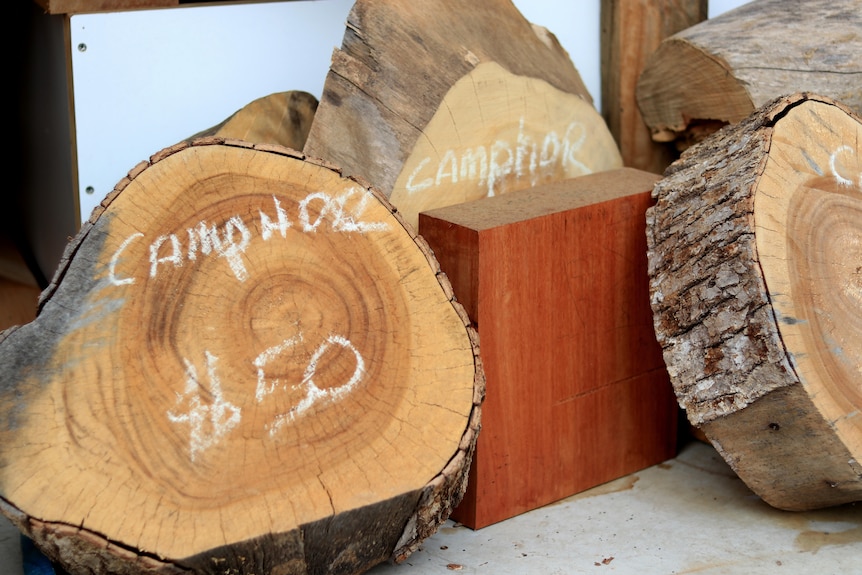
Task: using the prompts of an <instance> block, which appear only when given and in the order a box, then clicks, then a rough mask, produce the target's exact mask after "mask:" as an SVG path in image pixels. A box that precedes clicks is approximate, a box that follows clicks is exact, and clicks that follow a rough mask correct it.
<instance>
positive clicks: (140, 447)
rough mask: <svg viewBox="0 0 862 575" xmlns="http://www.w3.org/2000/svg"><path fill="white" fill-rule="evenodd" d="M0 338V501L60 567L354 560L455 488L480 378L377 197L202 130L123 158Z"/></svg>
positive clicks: (467, 342)
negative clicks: (38, 296) (137, 161)
mask: <svg viewBox="0 0 862 575" xmlns="http://www.w3.org/2000/svg"><path fill="white" fill-rule="evenodd" d="M102 205H103V209H102V210H97V211H95V212H94V215H93V217H92V218H91V220H90V221H89V222H88V223H86V224H85V225H84V227H83V228H82V231H81V233H80V234H79V235H78V236H77V237H76V239H75V240H74V241H73V242H72V243H70V245H69V248H68V249H67V252H66V255H65V258H64V261H63V263H62V265H61V267H60V269H59V270H58V273H57V274H56V276H55V278H54V281H53V282H52V285H51V286H50V287H49V288H48V289H47V290H46V291H45V292H44V294H43V298H42V301H41V305H40V310H39V314H38V316H37V318H36V319H35V320H34V321H33V322H31V323H29V324H27V325H24V326H22V327H19V328H17V329H11V330H7V331H6V332H4V333H3V334H2V337H3V339H2V341H0V366H2V369H0V509H2V511H3V512H4V513H5V514H6V515H7V516H8V517H9V518H10V519H11V520H12V521H13V522H14V523H15V524H16V525H17V526H18V527H19V528H20V529H21V530H22V531H23V532H24V533H26V534H27V535H29V536H30V537H31V538H33V539H34V540H35V541H36V542H37V543H38V545H39V547H40V548H41V549H42V550H44V551H45V553H46V554H47V555H49V556H50V557H53V558H55V559H57V560H59V561H60V562H61V563H62V564H63V565H64V566H65V567H66V568H67V569H68V570H69V572H70V573H73V574H78V573H86V574H92V573H96V574H108V573H110V574H112V575H115V574H131V573H142V572H147V573H150V572H154V573H160V574H164V573H212V574H216V573H218V574H228V573H230V574H252V573H255V574H257V573H279V574H285V575H288V574H305V573H360V572H363V571H364V570H367V569H368V568H369V567H371V566H372V565H374V564H376V563H379V562H381V561H384V560H387V559H388V558H394V559H395V560H396V561H397V560H399V559H403V558H405V557H406V556H407V555H409V554H410V553H411V552H412V551H413V550H414V549H415V548H416V546H417V545H418V543H419V542H421V541H422V540H423V539H424V538H426V537H427V536H429V535H430V534H431V533H433V532H434V530H435V529H436V528H437V527H438V526H439V524H440V523H441V522H442V521H444V520H445V519H446V518H447V517H448V515H449V513H450V511H451V508H452V506H453V505H455V504H457V502H458V501H459V500H460V498H461V496H462V495H463V489H464V482H465V480H466V474H467V469H468V467H469V462H470V458H471V456H472V451H473V446H474V442H475V437H476V434H477V430H478V425H479V405H480V403H481V400H482V398H483V390H484V380H483V376H482V370H481V365H480V363H479V362H478V359H477V358H478V346H477V343H476V342H477V337H476V335H475V333H474V332H473V330H472V328H470V327H469V320H468V319H467V316H466V313H465V312H464V310H463V308H462V307H461V306H460V304H457V302H455V301H454V300H453V296H452V291H451V286H450V285H449V283H448V280H446V278H445V276H444V275H443V274H442V273H441V272H440V271H439V268H438V267H437V263H436V259H435V258H434V257H433V254H432V253H431V252H430V250H429V249H428V247H427V245H426V244H425V243H424V241H423V240H421V238H418V237H416V236H414V235H412V234H411V233H410V232H409V231H408V230H407V228H406V227H404V226H403V223H402V222H401V220H400V219H399V217H398V216H397V214H395V213H393V211H392V209H391V206H390V205H389V204H388V202H386V201H385V199H384V198H383V197H382V196H381V195H380V194H379V193H377V192H376V191H374V190H373V189H371V188H369V187H368V186H367V185H365V184H362V183H360V182H359V181H357V180H355V179H350V178H344V177H342V176H341V175H340V174H339V173H338V171H337V170H335V169H333V168H331V167H330V166H328V165H324V164H322V163H320V162H317V161H311V160H308V159H306V158H304V156H302V155H301V154H300V153H298V152H292V151H290V150H288V149H286V148H281V147H275V146H263V145H255V146H252V145H251V144H248V143H245V142H242V141H239V140H233V141H225V140H222V139H220V138H210V139H204V140H197V141H195V142H194V143H192V144H191V145H190V144H189V143H182V144H178V145H177V146H174V147H172V148H170V149H167V150H164V151H163V152H160V153H159V154H156V155H155V156H154V157H153V158H151V160H150V162H145V163H142V164H141V165H140V166H138V167H137V168H136V169H135V170H133V171H132V172H131V173H130V174H129V176H128V178H126V179H124V180H123V181H122V182H121V183H120V184H118V186H117V188H116V189H115V191H114V192H112V194H111V195H110V196H109V197H108V198H106V200H105V201H104V202H103V204H102Z"/></svg>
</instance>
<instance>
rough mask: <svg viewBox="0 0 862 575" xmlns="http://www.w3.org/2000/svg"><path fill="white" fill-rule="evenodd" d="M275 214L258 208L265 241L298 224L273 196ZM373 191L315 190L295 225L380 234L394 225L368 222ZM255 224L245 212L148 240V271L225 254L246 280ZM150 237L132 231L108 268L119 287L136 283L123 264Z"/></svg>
mask: <svg viewBox="0 0 862 575" xmlns="http://www.w3.org/2000/svg"><path fill="white" fill-rule="evenodd" d="M272 200H273V204H274V207H275V214H274V215H271V214H267V213H266V212H265V211H264V210H263V209H260V210H259V211H258V215H259V218H260V225H259V227H258V228H257V232H258V233H259V236H260V240H261V241H263V242H268V241H271V240H272V238H274V237H281V238H286V237H287V231H288V229H290V228H292V227H294V225H293V222H292V221H291V220H290V218H289V217H288V213H287V211H286V210H285V209H284V208H283V207H282V204H281V202H280V201H279V199H278V198H277V197H276V196H272ZM368 202H369V194H368V193H366V191H365V190H362V189H359V188H356V187H351V188H349V189H347V190H346V191H345V192H343V193H341V194H339V195H335V196H333V195H331V194H327V193H325V192H314V193H311V194H309V195H308V196H306V197H305V198H303V199H302V200H301V201H299V202H297V204H296V218H295V220H296V222H297V224H298V226H297V227H296V229H298V230H299V231H301V232H303V233H316V232H318V231H322V230H323V227H322V226H323V224H324V223H326V222H328V224H329V225H328V228H327V229H328V230H330V231H332V232H336V233H352V232H353V233H366V232H381V231H385V230H387V229H389V224H387V223H386V222H379V221H365V220H364V217H365V214H366V211H367V209H368ZM255 237H256V234H255V228H253V227H249V225H248V224H247V223H246V221H245V220H243V218H242V216H240V215H238V214H237V215H233V216H231V217H229V218H227V220H226V221H225V222H224V223H223V224H221V225H217V224H213V223H210V222H207V221H205V220H201V221H200V222H198V223H197V224H196V225H195V226H192V227H190V228H187V229H186V230H184V231H183V232H174V233H169V234H163V235H160V236H158V237H157V238H155V240H153V241H151V242H150V243H149V249H148V251H147V257H148V263H149V266H148V271H149V273H148V275H149V277H150V278H152V279H155V278H156V277H158V276H159V274H160V273H162V270H163V268H165V267H169V268H170V267H173V268H180V267H182V266H183V265H184V264H185V263H186V262H197V261H199V259H200V258H202V257H207V256H216V257H220V258H224V260H225V261H226V262H227V264H228V266H229V268H230V270H231V272H232V273H233V276H234V277H235V278H236V279H237V280H239V281H241V282H244V281H246V280H247V279H248V277H249V273H248V270H247V268H246V262H245V253H246V251H247V250H248V249H249V248H250V247H251V246H252V245H253V242H254V240H255ZM141 239H146V236H145V235H144V234H143V233H141V232H135V233H133V234H131V235H129V236H128V237H127V238H126V239H125V240H123V242H122V243H121V244H120V247H119V248H117V250H116V251H115V252H114V253H113V255H112V256H111V259H110V263H109V266H108V279H109V281H110V282H111V283H112V284H113V285H115V286H126V285H132V284H134V283H136V281H137V280H136V278H135V277H134V275H131V274H126V275H124V274H121V273H120V272H119V271H118V269H117V268H118V266H120V265H121V263H122V262H124V261H125V260H124V259H123V255H124V254H125V253H126V251H127V250H128V249H129V247H130V246H131V245H132V243H134V242H135V241H137V240H141Z"/></svg>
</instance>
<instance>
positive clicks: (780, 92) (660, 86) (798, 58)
mask: <svg viewBox="0 0 862 575" xmlns="http://www.w3.org/2000/svg"><path fill="white" fill-rule="evenodd" d="M860 54H862V0H795V1H794V2H785V1H783V0H754V1H753V2H748V3H746V4H744V5H742V6H740V7H738V8H736V9H734V10H730V11H728V12H725V13H724V14H721V15H719V16H717V17H715V18H712V19H710V20H706V21H704V22H701V23H699V24H696V25H694V26H692V27H690V28H687V29H685V30H683V31H681V32H679V33H677V34H675V35H673V36H671V37H670V38H667V39H666V40H664V41H663V42H662V43H661V44H660V45H659V47H658V49H657V50H656V51H655V52H654V53H653V55H652V56H651V57H650V58H649V60H648V61H647V63H646V65H645V67H644V71H643V73H642V74H641V77H640V79H639V81H638V86H637V101H638V106H639V107H640V109H641V113H642V114H643V119H644V122H645V123H646V124H647V126H649V128H650V130H651V132H652V134H653V138H654V139H655V140H657V141H665V142H669V141H674V140H676V142H677V145H678V146H679V147H680V148H685V147H687V146H689V145H691V144H692V143H695V142H697V141H699V140H702V139H703V138H704V137H706V136H708V135H709V134H711V133H713V132H714V131H715V130H716V129H717V128H718V127H720V126H722V125H724V124H728V123H730V124H733V123H736V122H739V121H741V120H742V119H744V118H746V117H748V116H749V115H750V114H752V113H753V112H754V110H755V109H757V108H759V107H761V106H764V105H765V104H767V103H768V102H769V101H771V100H773V99H774V98H777V97H779V96H784V95H787V94H791V93H795V92H803V91H807V92H813V93H816V94H822V95H824V96H827V97H830V98H832V99H834V100H838V101H840V102H842V103H844V104H845V105H847V106H849V107H850V108H851V109H853V110H854V111H855V112H856V113H857V114H858V113H862V57H860Z"/></svg>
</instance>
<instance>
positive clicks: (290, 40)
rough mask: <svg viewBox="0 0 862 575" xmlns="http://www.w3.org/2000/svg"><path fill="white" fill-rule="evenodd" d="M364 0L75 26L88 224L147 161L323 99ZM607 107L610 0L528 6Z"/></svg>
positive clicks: (157, 13) (120, 15) (77, 19)
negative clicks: (217, 128)
mask: <svg viewBox="0 0 862 575" xmlns="http://www.w3.org/2000/svg"><path fill="white" fill-rule="evenodd" d="M352 5H353V0H315V1H310V0H305V1H294V2H265V3H260V4H234V5H217V6H195V7H186V8H170V9H164V10H145V11H130V12H117V13H108V14H83V15H77V16H73V17H72V18H71V33H72V73H73V90H74V97H75V122H76V132H77V133H76V137H77V141H76V144H77V152H78V190H79V196H80V203H81V214H80V216H81V219H82V220H83V219H87V218H88V217H89V215H90V213H91V211H92V209H93V207H95V206H96V205H97V204H98V203H99V202H100V201H101V200H102V199H103V198H104V196H105V194H107V193H108V192H109V191H110V190H111V189H112V188H113V187H114V185H115V184H116V183H117V182H118V181H120V180H121V179H122V178H123V177H124V176H125V175H126V173H127V172H128V171H129V170H130V169H131V168H132V167H134V166H135V165H136V164H138V162H140V161H141V160H145V159H147V158H148V157H149V156H150V155H151V154H153V153H155V152H157V151H159V150H161V149H162V148H165V147H167V146H170V145H173V144H175V143H177V142H179V141H180V140H182V139H184V138H187V137H189V136H191V135H193V134H195V133H197V132H199V131H201V130H204V129H207V128H209V127H211V126H214V125H216V124H218V123H219V122H221V121H222V120H224V119H225V118H227V117H228V116H229V115H231V114H232V113H234V112H235V111H237V110H238V109H240V108H242V107H243V106H245V105H246V104H248V103H249V102H251V101H252V100H255V99H257V98H260V97H262V96H266V95H268V94H271V93H274V92H282V91H286V90H304V91H307V92H310V93H311V94H314V95H315V96H316V97H318V98H320V96H321V93H322V91H323V82H324V80H325V77H326V73H327V72H328V70H329V63H330V57H331V55H332V50H333V49H334V48H336V47H338V46H341V41H342V38H343V35H344V24H345V22H346V20H347V14H348V12H349V10H350V8H351V7H352ZM516 5H517V6H518V8H519V9H521V10H522V11H523V12H524V15H525V17H526V18H527V19H528V20H530V21H531V22H534V23H536V24H539V25H542V26H544V27H546V28H548V29H549V30H550V31H551V32H553V33H554V34H555V35H556V36H557V38H558V39H559V40H560V43H561V44H562V45H563V47H564V48H565V49H566V50H567V51H568V52H569V55H570V56H571V57H572V60H573V62H574V63H575V66H576V67H577V68H578V71H579V72H580V74H581V77H582V78H583V80H584V82H585V84H586V85H587V89H588V90H589V92H590V94H591V95H592V97H593V99H594V103H595V105H596V108H597V109H598V108H599V103H600V100H601V93H600V86H601V75H600V60H599V59H600V50H599V6H600V1H599V0H584V1H579V2H571V1H568V0H518V1H517V2H516Z"/></svg>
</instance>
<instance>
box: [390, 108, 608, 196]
mask: <svg viewBox="0 0 862 575" xmlns="http://www.w3.org/2000/svg"><path fill="white" fill-rule="evenodd" d="M586 138H587V131H586V128H585V127H584V125H583V124H581V123H579V122H572V123H570V124H569V125H568V126H567V127H566V131H565V133H564V134H563V136H562V137H560V135H559V134H558V133H557V132H556V131H553V130H551V131H549V132H547V133H546V134H545V136H544V138H542V141H541V142H539V141H538V140H536V139H533V138H532V137H531V136H529V135H528V134H526V133H525V131H524V118H523V116H522V117H521V119H520V122H519V125H518V134H517V136H516V137H515V141H514V142H511V141H506V140H502V139H500V140H497V141H495V142H494V143H493V144H491V145H490V146H481V145H480V146H475V147H473V148H467V149H466V150H463V151H461V152H459V153H456V152H455V151H453V150H446V152H444V153H443V155H442V156H441V157H440V160H439V161H438V162H437V164H436V166H434V165H433V164H432V163H431V158H430V157H426V158H423V159H422V160H420V161H419V162H418V164H416V167H415V168H414V169H413V170H412V171H411V172H410V176H409V178H408V179H407V183H406V184H405V186H406V188H407V192H408V193H409V194H415V193H417V192H421V191H423V190H427V189H430V188H434V187H437V186H440V185H451V184H457V183H459V182H476V185H477V186H481V187H483V188H484V189H485V190H486V195H487V196H489V197H490V196H494V195H495V194H496V193H498V192H502V191H504V190H503V189H502V186H503V182H504V181H505V178H506V177H507V176H512V175H514V176H516V177H518V178H523V177H525V176H529V178H530V184H531V185H536V183H538V181H539V180H540V178H541V177H542V176H543V175H544V174H546V173H548V172H553V171H554V170H556V169H557V168H558V167H562V169H563V170H564V171H565V172H566V173H568V172H570V171H571V172H574V173H577V174H589V173H591V172H592V170H590V169H589V168H588V167H587V166H586V165H585V164H584V163H583V162H581V161H580V160H579V159H578V153H579V152H580V150H581V147H582V146H583V144H584V141H585V140H586Z"/></svg>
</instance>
